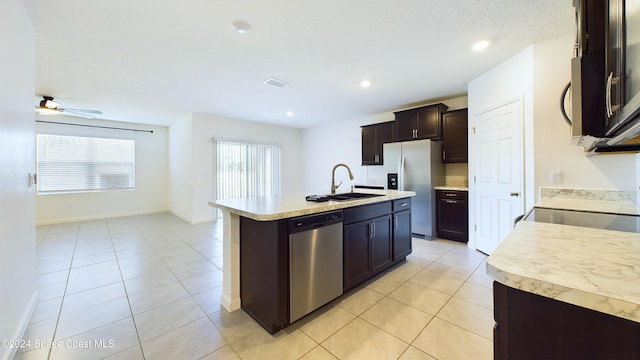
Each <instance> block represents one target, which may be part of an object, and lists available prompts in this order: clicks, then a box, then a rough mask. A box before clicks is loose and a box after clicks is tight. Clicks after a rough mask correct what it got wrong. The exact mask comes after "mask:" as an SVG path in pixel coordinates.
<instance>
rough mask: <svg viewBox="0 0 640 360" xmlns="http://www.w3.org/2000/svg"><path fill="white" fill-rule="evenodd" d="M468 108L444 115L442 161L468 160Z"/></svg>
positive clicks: (464, 161)
mask: <svg viewBox="0 0 640 360" xmlns="http://www.w3.org/2000/svg"><path fill="white" fill-rule="evenodd" d="M467 121H468V116H467V109H461V110H456V111H450V112H447V113H444V114H443V115H442V162H444V163H467V162H468V155H467V153H468V145H467V143H468V133H467Z"/></svg>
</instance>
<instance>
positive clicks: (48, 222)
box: [36, 209, 177, 226]
mask: <svg viewBox="0 0 640 360" xmlns="http://www.w3.org/2000/svg"><path fill="white" fill-rule="evenodd" d="M163 212H169V209H156V210H147V211H127V212H122V213H117V214H103V215H94V216H81V217H74V218H63V219H53V220H41V221H38V220H36V226H40V225H53V224H63V223H69V222H77V221H89V220H100V219H111V218H117V217H123V216H136V215H147V214H157V213H163ZM174 215H175V214H174ZM176 216H177V215H176Z"/></svg>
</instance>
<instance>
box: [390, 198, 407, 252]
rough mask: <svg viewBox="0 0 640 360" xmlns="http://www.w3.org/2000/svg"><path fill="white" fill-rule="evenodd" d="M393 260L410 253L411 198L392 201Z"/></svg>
mask: <svg viewBox="0 0 640 360" xmlns="http://www.w3.org/2000/svg"><path fill="white" fill-rule="evenodd" d="M392 220H393V261H402V260H404V259H405V258H406V257H407V255H409V254H411V198H406V199H400V200H395V201H394V202H393V219H392Z"/></svg>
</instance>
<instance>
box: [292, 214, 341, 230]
mask: <svg viewBox="0 0 640 360" xmlns="http://www.w3.org/2000/svg"><path fill="white" fill-rule="evenodd" d="M339 222H342V210H339V211H331V212H325V213H320V214H313V215H308V216H302V217H297V218H294V219H291V220H289V233H290V234H293V233H297V232H300V231H307V230H313V229H316V228H320V227H323V226H327V225H331V224H335V223H339Z"/></svg>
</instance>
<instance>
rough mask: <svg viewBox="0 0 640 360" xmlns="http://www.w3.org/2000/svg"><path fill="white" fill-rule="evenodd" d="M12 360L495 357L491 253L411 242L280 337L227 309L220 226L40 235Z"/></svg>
mask: <svg viewBox="0 0 640 360" xmlns="http://www.w3.org/2000/svg"><path fill="white" fill-rule="evenodd" d="M37 237H38V247H37V257H38V291H39V296H40V301H39V303H38V305H37V308H36V310H35V312H34V314H33V317H32V319H31V323H30V325H29V327H28V328H27V332H26V334H25V337H24V339H25V340H30V344H31V346H30V347H25V348H23V349H20V350H19V351H18V354H17V356H16V359H101V358H108V359H261V360H264V359H336V358H337V359H403V360H408V359H491V358H492V356H493V348H492V327H493V320H492V314H493V310H492V309H493V302H492V291H491V280H490V278H489V277H488V276H487V275H486V274H485V262H484V260H485V258H486V256H485V255H483V254H481V253H479V252H477V251H474V250H470V249H469V248H467V247H466V246H465V245H464V244H460V243H457V242H453V241H447V240H441V239H436V240H434V241H425V240H420V239H414V244H413V245H414V248H413V253H412V254H411V255H410V256H409V257H408V258H407V261H406V262H405V263H403V264H402V265H400V266H398V267H396V268H394V269H392V270H390V271H388V272H387V273H385V274H383V275H382V276H380V277H378V278H377V279H375V280H373V281H370V282H368V283H366V284H364V285H363V286H361V287H360V288H358V289H356V290H354V291H351V292H350V293H348V294H346V295H345V296H343V297H342V298H340V299H337V300H335V301H333V302H332V303H331V304H329V305H327V306H326V307H324V308H323V309H321V310H319V311H317V312H315V313H313V314H311V315H310V316H308V317H306V318H304V319H302V320H300V321H298V322H297V323H295V324H293V325H292V326H290V327H288V328H287V329H285V330H283V331H280V332H279V333H277V334H275V335H273V336H272V335H269V334H268V333H267V332H265V331H264V330H263V329H262V328H261V327H259V326H258V325H257V324H256V323H255V322H254V321H253V320H251V319H250V318H249V316H247V315H246V314H245V313H244V312H242V311H236V312H233V313H229V312H227V311H226V310H224V309H223V308H221V306H220V294H221V291H222V287H221V285H222V271H221V267H222V242H221V240H222V226H221V223H220V222H219V223H205V224H197V225H190V224H188V223H186V222H184V221H182V220H180V219H179V218H177V217H175V216H173V215H170V214H167V213H159V214H149V215H141V216H130V217H123V218H114V219H105V220H95V221H84V222H76V223H66V224H59V225H52V226H41V227H38V229H37Z"/></svg>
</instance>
